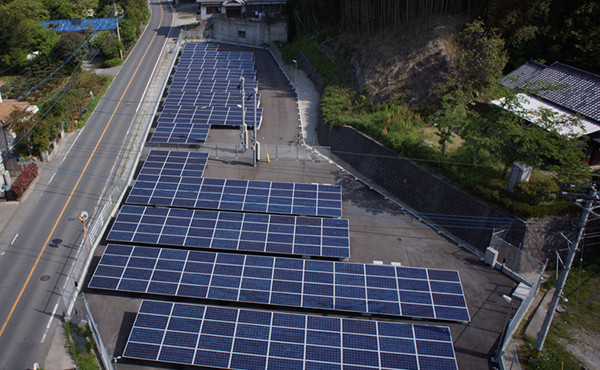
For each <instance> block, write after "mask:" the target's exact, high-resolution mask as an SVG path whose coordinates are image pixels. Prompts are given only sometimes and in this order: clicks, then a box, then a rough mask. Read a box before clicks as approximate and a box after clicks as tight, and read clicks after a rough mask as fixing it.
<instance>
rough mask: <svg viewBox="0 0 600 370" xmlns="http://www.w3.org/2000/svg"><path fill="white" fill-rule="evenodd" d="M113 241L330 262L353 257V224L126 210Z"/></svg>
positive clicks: (217, 213)
mask: <svg viewBox="0 0 600 370" xmlns="http://www.w3.org/2000/svg"><path fill="white" fill-rule="evenodd" d="M106 239H107V240H109V241H113V242H132V243H145V244H158V245H170V246H180V247H189V248H211V249H219V250H239V251H250V252H262V253H278V254H296V255H301V256H318V257H330V258H340V259H343V258H347V257H349V256H350V238H349V232H348V220H345V219H337V218H334V219H331V218H319V217H301V216H287V215H271V214H256V213H242V212H224V211H212V210H191V209H183V208H162V207H142V206H132V205H124V206H123V207H121V210H120V212H119V214H118V215H117V218H116V220H115V222H114V224H113V226H112V228H111V230H110V232H109V233H108V236H107V238H106Z"/></svg>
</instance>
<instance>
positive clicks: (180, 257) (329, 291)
mask: <svg viewBox="0 0 600 370" xmlns="http://www.w3.org/2000/svg"><path fill="white" fill-rule="evenodd" d="M88 286H89V287H90V288H97V289H106V290H117V291H126V292H138V293H152V294H161V295H168V296H179V297H191V298H199V299H211V300H219V301H233V302H246V303H259V304H270V305H277V306H288V307H302V308H312V309H324V310H338V311H346V312H353V313H369V314H381V315H390V316H406V317H416V318H427V319H441V320H452V321H460V322H468V321H470V317H469V312H468V310H467V306H466V302H465V298H464V295H463V289H462V285H461V282H460V278H459V276H458V272H457V271H452V270H435V269H426V268H412V267H403V266H391V265H365V264H360V263H348V262H332V261H323V260H313V259H298V258H284V257H271V256H259V255H243V254H231V253H214V252H204V251H187V250H173V249H162V248H151V247H138V246H126V245H116V244H109V245H108V246H107V247H106V250H105V251H104V255H103V256H102V258H101V259H100V262H99V263H98V266H97V268H96V271H95V272H94V275H93V276H92V279H91V280H90V283H89V285H88Z"/></svg>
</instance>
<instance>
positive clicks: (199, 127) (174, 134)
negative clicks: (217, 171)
mask: <svg viewBox="0 0 600 370" xmlns="http://www.w3.org/2000/svg"><path fill="white" fill-rule="evenodd" d="M209 130H210V125H207V124H192V123H174V122H161V123H159V124H158V125H157V126H156V128H155V129H154V132H153V133H152V136H151V137H150V139H149V140H148V141H149V142H151V143H168V144H190V145H194V144H195V145H201V144H204V143H205V142H206V138H207V137H208V131H209Z"/></svg>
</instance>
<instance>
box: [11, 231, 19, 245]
mask: <svg viewBox="0 0 600 370" xmlns="http://www.w3.org/2000/svg"><path fill="white" fill-rule="evenodd" d="M18 237H19V233H17V235H15V237H14V238H13V240H12V242H10V245H13V244H15V240H17V238H18Z"/></svg>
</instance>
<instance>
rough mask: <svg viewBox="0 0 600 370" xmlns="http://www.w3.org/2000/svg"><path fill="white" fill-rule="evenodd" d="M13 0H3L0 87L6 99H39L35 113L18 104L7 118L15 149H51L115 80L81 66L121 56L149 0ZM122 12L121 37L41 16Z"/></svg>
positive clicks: (24, 152) (110, 62)
mask: <svg viewBox="0 0 600 370" xmlns="http://www.w3.org/2000/svg"><path fill="white" fill-rule="evenodd" d="M114 4H115V5H113V1H112V0H111V1H109V0H78V1H67V0H12V1H11V0H8V1H2V2H0V19H2V22H0V81H3V82H5V84H4V85H3V86H2V87H0V89H1V92H2V97H3V98H4V99H17V100H19V101H26V102H27V103H29V104H30V105H36V106H37V107H38V108H39V111H38V112H37V113H36V114H34V115H31V114H26V112H15V113H14V114H13V116H12V117H10V120H9V122H8V123H7V124H6V126H7V129H9V130H10V131H12V132H13V133H14V134H15V136H16V138H15V142H14V144H13V147H12V148H11V151H12V153H13V154H14V155H20V156H37V155H40V154H41V153H42V152H45V151H51V150H52V149H53V145H54V143H55V142H56V140H57V139H58V138H59V135H60V132H61V130H62V129H65V130H67V131H69V130H71V129H77V128H81V127H83V125H84V124H85V122H86V121H87V119H88V118H89V116H90V115H91V113H92V112H93V110H94V108H95V107H96V105H97V104H98V101H99V99H100V98H101V97H102V95H103V94H104V92H105V91H106V90H107V88H108V86H109V85H110V83H111V81H112V77H107V76H100V75H97V74H96V73H93V72H90V71H86V70H84V68H83V62H84V60H85V59H91V58H98V59H100V60H101V61H102V62H101V66H102V67H103V68H108V67H114V66H117V65H120V64H122V62H123V60H122V59H121V54H123V56H124V57H126V55H127V53H128V50H130V49H131V48H132V47H133V46H134V45H135V42H136V40H137V38H138V37H139V35H140V31H141V25H142V24H144V23H147V21H148V20H149V18H150V13H149V11H148V8H147V5H146V2H145V1H144V0H117V1H115V3H114ZM115 11H116V13H117V14H118V16H119V17H120V18H121V20H120V21H119V28H120V33H121V41H119V40H118V38H117V35H116V34H115V33H112V32H109V31H103V32H100V33H92V32H84V33H76V32H62V33H57V32H55V31H54V30H52V29H46V28H44V27H43V25H42V24H41V23H40V22H41V21H43V20H53V19H70V18H73V17H82V18H86V17H87V16H88V15H89V14H92V13H93V17H95V18H102V17H114V16H115Z"/></svg>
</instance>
